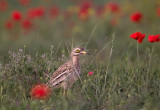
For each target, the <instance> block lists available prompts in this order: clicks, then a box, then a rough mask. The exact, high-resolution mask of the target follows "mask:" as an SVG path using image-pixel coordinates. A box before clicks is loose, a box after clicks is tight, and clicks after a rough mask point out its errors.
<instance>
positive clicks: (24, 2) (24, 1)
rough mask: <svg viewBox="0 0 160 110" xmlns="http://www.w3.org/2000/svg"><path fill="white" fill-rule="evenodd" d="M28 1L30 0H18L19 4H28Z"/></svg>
mask: <svg viewBox="0 0 160 110" xmlns="http://www.w3.org/2000/svg"><path fill="white" fill-rule="evenodd" d="M29 3H30V0H19V4H21V5H22V6H28V5H29Z"/></svg>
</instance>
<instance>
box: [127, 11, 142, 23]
mask: <svg viewBox="0 0 160 110" xmlns="http://www.w3.org/2000/svg"><path fill="white" fill-rule="evenodd" d="M130 19H131V21H132V22H135V23H138V22H140V21H141V19H142V13H141V12H135V13H133V14H132V15H131V16H130Z"/></svg>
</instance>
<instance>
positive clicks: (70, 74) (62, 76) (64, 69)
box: [47, 47, 87, 91]
mask: <svg viewBox="0 0 160 110" xmlns="http://www.w3.org/2000/svg"><path fill="white" fill-rule="evenodd" d="M82 54H87V52H86V51H85V50H84V48H82V47H77V48H73V49H72V52H71V59H70V60H69V61H68V62H66V63H64V64H63V65H61V66H60V67H59V68H58V69H57V70H56V71H55V72H54V73H53V75H52V77H51V79H50V80H49V81H48V83H47V85H48V86H50V87H53V88H59V87H62V88H63V89H64V91H65V90H66V89H67V88H70V87H72V85H73V84H74V83H75V81H76V80H77V79H78V77H79V75H80V72H81V65H80V61H79V57H80V56H81V55H82Z"/></svg>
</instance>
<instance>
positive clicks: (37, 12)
mask: <svg viewBox="0 0 160 110" xmlns="http://www.w3.org/2000/svg"><path fill="white" fill-rule="evenodd" d="M44 14H45V9H44V7H41V6H40V7H36V8H31V9H29V10H28V12H27V17H28V18H31V19H35V18H41V17H43V16H44Z"/></svg>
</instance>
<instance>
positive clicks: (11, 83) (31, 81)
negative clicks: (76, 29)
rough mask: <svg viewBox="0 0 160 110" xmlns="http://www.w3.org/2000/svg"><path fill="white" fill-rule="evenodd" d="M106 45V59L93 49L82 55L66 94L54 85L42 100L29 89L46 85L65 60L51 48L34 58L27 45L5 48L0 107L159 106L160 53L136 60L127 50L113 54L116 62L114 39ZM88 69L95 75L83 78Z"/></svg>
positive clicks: (94, 109)
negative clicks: (12, 49)
mask: <svg viewBox="0 0 160 110" xmlns="http://www.w3.org/2000/svg"><path fill="white" fill-rule="evenodd" d="M115 39H116V38H115ZM110 45H111V46H110V48H109V54H108V56H106V57H107V58H106V61H105V62H104V61H100V60H99V59H98V58H97V57H96V55H97V52H95V53H92V54H91V56H89V57H88V56H84V57H83V59H84V60H85V62H84V63H83V66H82V74H81V77H80V79H79V80H78V81H77V82H76V83H75V84H74V86H73V87H72V88H71V89H70V90H68V91H67V92H68V94H69V95H68V97H66V96H63V95H62V94H63V93H62V90H61V89H56V90H54V91H53V93H52V95H51V97H50V98H49V99H48V100H45V101H40V100H35V99H32V98H31V97H30V95H29V91H30V89H31V87H32V86H33V85H35V84H37V83H46V82H47V81H48V80H49V77H47V76H50V75H51V74H52V72H54V71H55V70H56V69H57V68H58V66H60V64H62V63H63V62H65V61H66V60H67V58H66V57H63V58H62V57H57V56H56V50H55V48H50V51H47V52H46V53H45V55H44V54H38V53H36V54H35V55H34V56H30V55H28V54H29V53H27V52H26V50H27V47H26V48H24V49H23V51H22V50H18V51H16V52H9V55H8V60H7V61H6V62H7V63H6V62H5V63H2V65H1V68H0V85H1V86H0V102H1V107H0V109H1V110H14V109H18V110H23V109H27V108H29V109H31V110H43V109H46V110H50V109H52V110H53V109H56V110H84V109H85V110H102V109H104V110H105V109H106V110H121V109H122V110H135V109H142V108H143V109H146V110H150V109H151V108H152V109H153V108H155V110H158V109H159V99H160V94H159V90H160V85H159V84H160V74H159V72H160V70H159V68H158V67H159V66H160V62H159V60H158V59H159V56H157V55H156V54H155V53H156V52H155V51H149V50H148V53H147V52H146V54H145V55H141V56H140V60H139V61H138V60H134V61H133V59H131V57H130V56H128V55H129V53H128V52H123V53H124V55H122V56H117V58H116V59H119V60H116V61H115V60H114V59H115V58H114V57H115V56H116V55H114V53H115V52H114V43H113V44H110ZM111 50H112V51H111ZM65 53H67V52H65ZM125 53H127V54H125ZM42 56H43V57H42ZM124 58H125V59H124ZM135 59H137V56H135ZM131 61H132V62H131ZM89 71H94V74H93V75H91V76H88V75H87V73H88V72H89Z"/></svg>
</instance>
